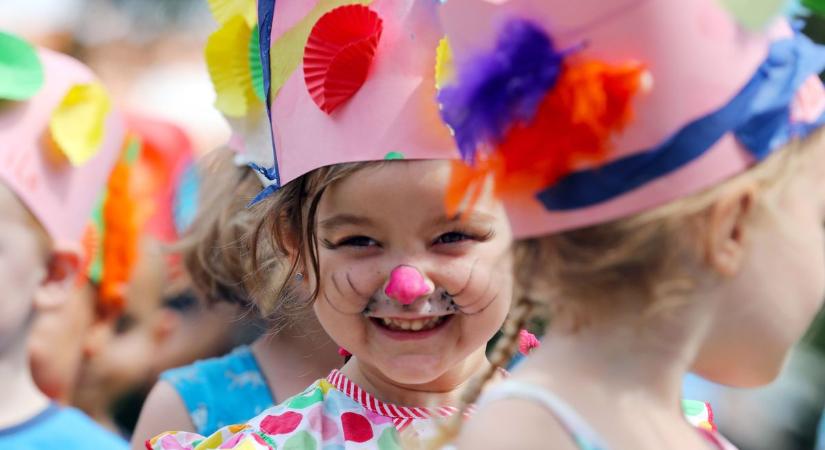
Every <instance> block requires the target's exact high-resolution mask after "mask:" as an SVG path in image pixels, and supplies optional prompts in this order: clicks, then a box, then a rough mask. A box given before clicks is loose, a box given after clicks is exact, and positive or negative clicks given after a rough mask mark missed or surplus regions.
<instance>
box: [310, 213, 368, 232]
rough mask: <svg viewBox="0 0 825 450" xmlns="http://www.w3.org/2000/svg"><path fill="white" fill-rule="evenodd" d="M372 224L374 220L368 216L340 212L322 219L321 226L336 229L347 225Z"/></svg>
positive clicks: (326, 228)
mask: <svg viewBox="0 0 825 450" xmlns="http://www.w3.org/2000/svg"><path fill="white" fill-rule="evenodd" d="M372 224H373V222H372V220H370V219H368V218H366V217H361V216H356V215H353V214H338V215H335V216H332V217H330V218H329V219H324V220H323V221H321V223H320V227H321V228H323V229H325V230H334V229H335V228H338V227H342V226H346V225H353V226H359V225H360V226H370V225H372Z"/></svg>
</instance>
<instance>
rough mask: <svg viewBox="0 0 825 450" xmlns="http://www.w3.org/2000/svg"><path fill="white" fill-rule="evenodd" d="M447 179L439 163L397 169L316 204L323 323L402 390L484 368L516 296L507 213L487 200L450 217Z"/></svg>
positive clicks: (356, 178)
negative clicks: (489, 347)
mask: <svg viewBox="0 0 825 450" xmlns="http://www.w3.org/2000/svg"><path fill="white" fill-rule="evenodd" d="M449 176H450V163H449V162H446V161H403V162H398V161H394V162H391V163H386V164H383V165H380V166H377V167H371V168H366V169H363V170H361V171H359V172H357V173H355V174H354V175H352V176H350V177H347V178H345V179H343V180H341V181H339V182H337V183H335V184H333V185H332V186H330V187H329V188H328V189H327V191H326V192H325V193H324V194H323V197H322V199H321V201H320V203H319V205H318V214H317V230H318V231H317V236H318V247H319V252H318V253H319V255H318V259H319V262H320V272H321V279H320V280H319V281H320V286H319V287H320V290H319V295H318V297H317V298H316V299H315V302H314V308H315V312H316V314H317V316H318V319H319V321H320V322H321V324H322V325H323V327H324V329H325V330H326V331H327V333H328V334H329V335H330V336H331V337H332V339H333V340H334V341H335V342H337V343H338V344H339V345H341V346H342V347H344V348H346V349H347V350H348V351H349V352H350V353H352V354H353V355H354V357H355V358H356V359H357V361H358V363H359V365H360V366H366V367H369V368H370V369H372V370H375V371H377V372H378V373H380V375H381V376H383V377H386V378H387V379H388V380H391V381H393V382H396V383H400V384H407V385H420V384H425V383H429V382H433V381H435V380H437V379H438V378H440V377H442V376H443V375H445V374H447V373H448V371H451V370H472V369H471V368H469V367H467V366H465V365H464V364H466V363H468V362H469V361H474V362H475V363H476V364H478V363H481V362H483V361H484V359H483V357H484V348H485V344H486V343H487V341H488V340H489V339H490V338H491V337H492V336H493V335H494V334H495V332H496V331H497V330H498V329H499V328H500V327H501V325H502V323H503V322H504V319H505V317H506V315H507V312H508V309H509V307H510V302H511V299H512V264H513V263H512V258H511V255H510V247H511V243H512V235H511V231H510V227H509V225H508V222H507V218H506V216H505V213H504V209H503V206H502V204H501V203H500V202H499V201H498V200H497V199H495V198H494V197H493V195H491V193H489V192H486V193H484V194H483V195H482V196H481V198H480V199H479V200H478V203H477V204H476V205H475V207H474V208H473V210H472V212H470V213H467V214H465V215H464V216H463V217H447V216H446V213H445V206H444V199H445V196H446V189H447V185H448V180H449ZM471 356H472V358H470V357H471Z"/></svg>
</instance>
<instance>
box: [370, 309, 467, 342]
mask: <svg viewBox="0 0 825 450" xmlns="http://www.w3.org/2000/svg"><path fill="white" fill-rule="evenodd" d="M452 318H453V314H449V315H446V316H434V317H424V318H418V319H402V318H398V317H371V318H370V321H371V322H372V323H373V324H375V326H376V327H377V328H378V329H380V330H381V331H383V332H384V333H385V334H388V335H389V336H391V337H393V338H396V339H401V340H407V339H422V338H426V337H429V336H431V335H432V334H434V333H437V332H438V331H439V330H441V329H442V328H444V326H446V325H447V324H448V323H449V322H450V320H451V319H452Z"/></svg>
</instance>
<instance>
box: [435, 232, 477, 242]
mask: <svg viewBox="0 0 825 450" xmlns="http://www.w3.org/2000/svg"><path fill="white" fill-rule="evenodd" d="M467 240H476V238H475V237H474V236H470V235H468V234H466V233H461V232H458V231H452V232H449V233H444V234H442V235H441V236H439V237H438V239H436V240H435V242H434V244H435V245H438V244H455V243H458V242H463V241H467Z"/></svg>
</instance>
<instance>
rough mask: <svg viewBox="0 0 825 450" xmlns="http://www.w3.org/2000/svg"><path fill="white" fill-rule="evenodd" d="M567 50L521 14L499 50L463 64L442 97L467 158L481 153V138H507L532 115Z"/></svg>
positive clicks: (506, 29) (446, 117) (506, 30)
mask: <svg viewBox="0 0 825 450" xmlns="http://www.w3.org/2000/svg"><path fill="white" fill-rule="evenodd" d="M564 56H565V53H563V52H557V51H556V49H555V46H554V44H553V41H552V39H551V38H550V36H549V35H548V34H547V33H546V32H545V31H544V30H543V29H541V27H539V26H537V25H535V24H533V23H531V22H529V21H526V20H520V19H519V20H512V21H510V22H508V23H507V24H506V26H505V27H504V29H503V30H502V32H501V34H500V35H499V38H498V43H497V44H496V48H495V50H494V51H493V52H491V53H489V54H484V55H480V56H478V57H476V58H474V59H471V60H470V61H469V62H468V63H467V64H466V65H463V66H462V67H460V68H459V75H458V79H457V80H456V81H455V82H454V83H453V84H451V85H450V86H447V87H445V88H443V89H442V90H441V92H440V93H439V95H438V100H439V102H440V103H441V107H442V110H441V115H442V118H443V119H444V121H445V122H446V123H447V124H448V125H449V126H450V127H451V128H452V130H453V132H454V133H455V139H456V142H457V144H458V148H459V151H460V152H461V156H462V158H464V160H465V161H473V160H474V159H475V153H476V149H477V148H478V147H479V145H480V144H482V143H495V142H498V141H500V140H501V139H503V138H504V135H505V133H506V132H507V130H508V129H509V128H510V126H511V125H513V124H514V123H517V122H519V121H522V122H529V121H530V120H532V118H533V116H534V115H535V114H536V110H537V109H538V107H539V104H540V103H541V101H542V99H543V98H544V97H545V95H547V92H548V91H549V90H550V89H551V88H552V87H553V86H554V85H555V84H556V81H557V80H558V77H559V73H560V72H561V68H562V60H563V58H564Z"/></svg>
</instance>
